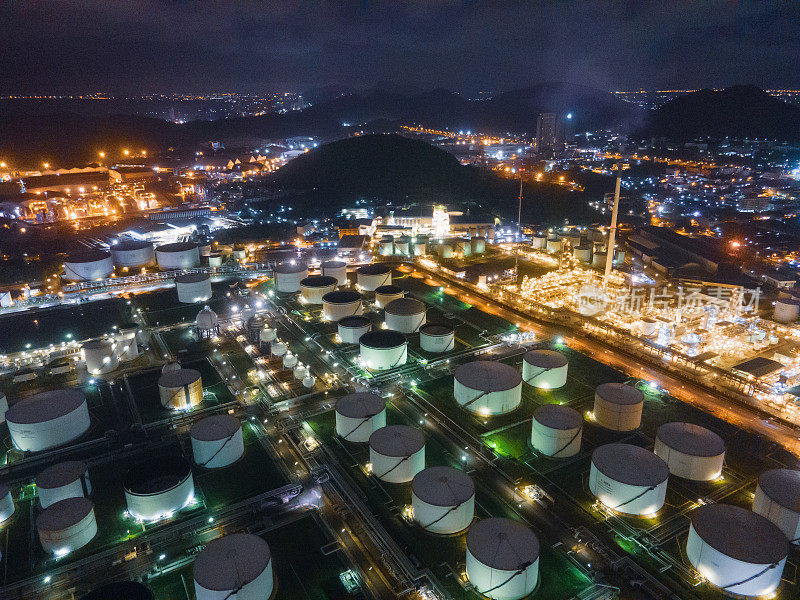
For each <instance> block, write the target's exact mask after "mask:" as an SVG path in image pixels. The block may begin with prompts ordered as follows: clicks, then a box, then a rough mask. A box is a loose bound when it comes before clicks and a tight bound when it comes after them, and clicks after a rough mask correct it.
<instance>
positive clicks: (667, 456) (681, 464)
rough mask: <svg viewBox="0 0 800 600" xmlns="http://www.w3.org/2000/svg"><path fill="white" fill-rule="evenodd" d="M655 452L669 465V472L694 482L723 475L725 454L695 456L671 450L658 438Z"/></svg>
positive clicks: (709, 479) (710, 479)
mask: <svg viewBox="0 0 800 600" xmlns="http://www.w3.org/2000/svg"><path fill="white" fill-rule="evenodd" d="M653 452H654V453H655V455H656V456H658V457H659V458H660V459H661V460H663V461H664V462H665V463H667V467H669V472H670V473H672V474H673V475H675V476H676V477H683V478H684V479H691V480H692V481H712V480H714V479H716V478H717V477H719V476H720V474H721V473H722V465H723V463H724V462H725V452H723V453H722V454H718V455H716V456H693V455H691V454H686V453H684V452H681V451H679V450H675V449H674V448H670V447H669V446H668V445H667V444H666V443H664V442H663V441H662V440H661V438H659V437H658V436H656V443H655V446H654V448H653Z"/></svg>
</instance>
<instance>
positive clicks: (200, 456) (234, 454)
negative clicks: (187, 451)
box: [192, 425, 244, 469]
mask: <svg viewBox="0 0 800 600" xmlns="http://www.w3.org/2000/svg"><path fill="white" fill-rule="evenodd" d="M243 454H244V437H243V436H242V426H241V425H239V428H238V429H237V430H236V432H235V433H234V434H233V436H232V437H230V438H227V437H226V438H223V439H221V440H198V439H196V438H194V437H192V456H193V457H194V462H195V463H197V464H198V465H200V466H202V467H205V468H206V469H219V468H221V467H227V466H228V465H230V464H232V463H235V462H236V461H237V460H239V459H240V458H241V457H242V455H243Z"/></svg>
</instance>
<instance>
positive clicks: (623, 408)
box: [594, 383, 644, 431]
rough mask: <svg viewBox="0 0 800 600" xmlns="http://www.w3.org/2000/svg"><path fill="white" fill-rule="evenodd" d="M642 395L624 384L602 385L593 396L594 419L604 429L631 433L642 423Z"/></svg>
mask: <svg viewBox="0 0 800 600" xmlns="http://www.w3.org/2000/svg"><path fill="white" fill-rule="evenodd" d="M643 409H644V394H642V392H641V391H640V390H638V389H636V388H635V387H632V386H630V385H625V384H624V383H602V384H600V385H599V386H597V389H596V390H595V394H594V418H595V420H596V421H597V422H598V423H599V424H600V425H602V426H603V427H605V428H606V429H613V430H614V431H633V430H634V429H636V428H638V427H639V425H641V423H642V410H643Z"/></svg>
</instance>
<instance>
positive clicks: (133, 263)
mask: <svg viewBox="0 0 800 600" xmlns="http://www.w3.org/2000/svg"><path fill="white" fill-rule="evenodd" d="M111 256H112V259H113V261H114V264H115V265H117V266H118V267H144V266H146V265H151V264H153V263H154V262H155V250H154V249H153V245H152V244H147V245H146V246H143V247H142V248H132V249H130V250H123V249H120V248H115V247H114V246H112V247H111Z"/></svg>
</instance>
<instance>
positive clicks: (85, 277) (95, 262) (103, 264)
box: [64, 250, 114, 281]
mask: <svg viewBox="0 0 800 600" xmlns="http://www.w3.org/2000/svg"><path fill="white" fill-rule="evenodd" d="M113 272H114V262H113V261H112V260H111V253H110V252H106V251H104V250H89V251H86V252H79V253H76V254H70V255H69V258H68V259H67V261H66V262H65V263H64V279H67V280H69V281H94V280H95V279H105V278H106V277H108V276H109V275H111V274H112V273H113Z"/></svg>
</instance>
